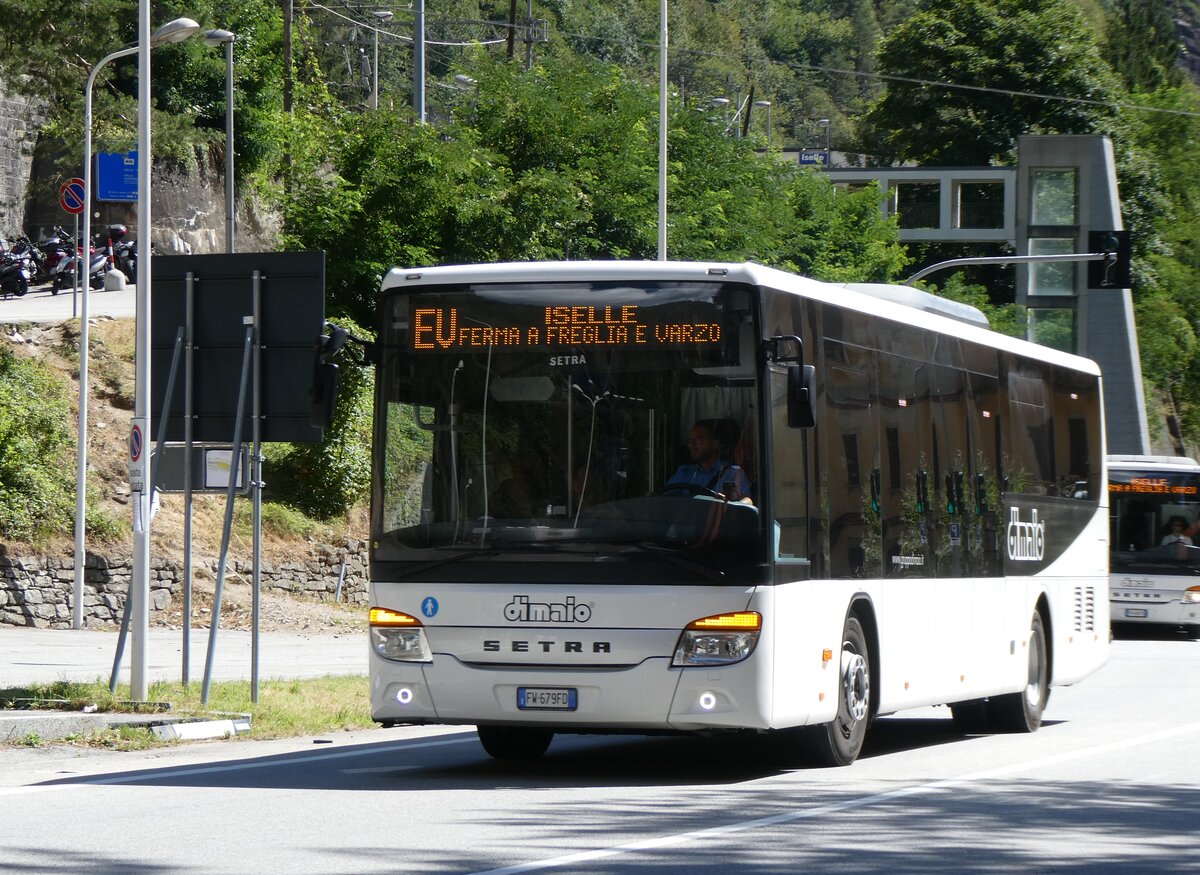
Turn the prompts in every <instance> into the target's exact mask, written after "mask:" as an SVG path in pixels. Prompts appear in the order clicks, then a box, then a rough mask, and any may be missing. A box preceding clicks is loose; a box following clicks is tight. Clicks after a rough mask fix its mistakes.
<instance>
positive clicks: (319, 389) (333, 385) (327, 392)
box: [308, 361, 338, 428]
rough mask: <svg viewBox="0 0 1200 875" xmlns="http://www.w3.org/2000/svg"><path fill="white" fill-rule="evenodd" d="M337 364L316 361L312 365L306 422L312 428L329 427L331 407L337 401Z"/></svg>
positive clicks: (331, 420)
mask: <svg viewBox="0 0 1200 875" xmlns="http://www.w3.org/2000/svg"><path fill="white" fill-rule="evenodd" d="M337 390H338V366H337V365H335V364H334V363H333V362H322V361H318V362H317V364H316V365H315V366H314V367H313V381H312V385H311V386H310V387H309V389H308V403H309V407H308V424H309V425H311V426H312V427H313V428H329V425H330V423H332V422H333V408H334V405H335V404H336V403H337Z"/></svg>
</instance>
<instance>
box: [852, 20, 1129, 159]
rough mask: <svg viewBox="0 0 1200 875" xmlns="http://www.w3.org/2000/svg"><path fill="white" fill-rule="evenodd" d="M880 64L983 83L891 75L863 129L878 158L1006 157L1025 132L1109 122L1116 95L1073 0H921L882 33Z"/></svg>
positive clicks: (886, 69)
mask: <svg viewBox="0 0 1200 875" xmlns="http://www.w3.org/2000/svg"><path fill="white" fill-rule="evenodd" d="M879 70H880V72H881V73H886V74H890V75H893V76H898V77H908V78H911V79H921V80H927V81H931V82H945V83H953V84H957V85H962V86H969V87H970V88H971V89H984V90H965V89H961V88H942V87H937V86H932V85H925V84H919V83H916V82H906V81H898V80H892V81H889V83H888V87H887V91H886V93H885V94H884V95H883V96H882V97H881V98H880V99H879V100H878V101H877V102H876V103H875V104H874V105H873V106H872V107H871V109H870V111H869V112H868V114H867V116H866V119H865V124H866V136H867V138H868V139H870V140H873V145H874V147H875V148H876V150H877V151H878V153H879V154H880V155H881V157H884V158H889V157H891V158H896V159H899V160H905V161H909V160H911V161H919V162H922V163H926V164H945V165H972V164H989V163H991V162H993V161H1001V162H1005V161H1007V160H1009V159H1010V157H1011V150H1012V145H1013V142H1014V141H1015V139H1016V137H1018V136H1019V135H1021V134H1026V133H1041V134H1073V133H1093V132H1096V131H1105V130H1108V129H1109V127H1110V126H1111V119H1112V116H1113V110H1111V109H1110V108H1109V107H1108V106H1106V105H1105V104H1106V103H1107V102H1108V101H1112V100H1114V99H1115V98H1116V97H1118V96H1119V94H1120V89H1119V86H1118V83H1117V82H1116V80H1115V77H1114V76H1113V74H1112V71H1111V70H1110V69H1109V67H1108V65H1107V64H1105V63H1104V60H1103V59H1102V58H1101V56H1100V52H1099V48H1098V46H1097V44H1096V40H1095V38H1094V35H1093V33H1092V31H1090V30H1089V29H1088V27H1087V25H1086V23H1085V22H1084V20H1083V18H1082V17H1081V16H1080V13H1079V8H1078V6H1077V5H1076V4H1075V3H1072V2H1070V0H927V2H925V3H923V4H922V5H921V8H920V11H919V12H917V13H916V14H915V15H913V16H912V17H911V18H909V19H908V20H907V21H905V22H904V23H902V24H900V25H899V26H898V27H896V29H895V30H893V31H892V32H891V33H889V34H888V35H887V36H885V37H884V38H883V40H882V41H881V43H880V46H879ZM1031 93H1036V94H1051V95H1056V96H1058V97H1065V98H1077V99H1080V100H1087V101H1097V102H1099V105H1098V104H1097V103H1076V102H1071V101H1062V100H1052V101H1047V100H1044V99H1042V98H1038V97H1030V96H1024V95H1027V94H1031Z"/></svg>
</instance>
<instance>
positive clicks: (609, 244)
mask: <svg viewBox="0 0 1200 875" xmlns="http://www.w3.org/2000/svg"><path fill="white" fill-rule="evenodd" d="M475 73H476V75H477V77H478V81H479V96H478V103H477V105H476V106H475V107H474V110H473V111H472V112H471V113H470V114H469V116H468V117H467V118H460V120H459V121H458V122H457V123H455V124H453V125H450V126H448V127H447V128H443V129H442V130H440V131H439V130H435V129H433V128H432V127H430V126H418V127H411V126H409V125H407V124H406V123H405V122H404V121H403V120H402V119H400V118H399V117H398V116H397V115H396V114H393V113H385V112H380V113H371V114H369V115H368V116H366V117H354V118H353V125H350V124H347V125H345V126H344V127H342V128H340V129H339V136H337V137H335V138H331V139H330V140H329V141H328V142H329V145H330V153H329V154H328V155H321V156H319V157H318V156H317V154H316V153H314V155H313V156H312V157H311V158H309V159H306V160H310V161H311V166H312V167H313V168H314V170H313V172H312V173H309V174H297V175H296V177H295V181H294V183H293V188H292V195H291V197H290V199H288V200H287V201H286V202H285V206H286V208H287V228H288V243H289V245H290V246H292V247H296V248H312V249H318V248H319V249H324V250H325V251H326V252H327V253H329V254H330V258H329V267H328V273H327V280H328V282H327V286H328V288H329V290H330V299H331V309H334V310H336V311H338V312H341V313H345V314H348V315H350V316H351V317H353V318H354V319H356V320H358V321H360V322H366V321H368V320H369V319H371V318H372V316H373V312H374V302H375V295H376V292H377V289H378V286H379V281H380V277H381V276H382V274H383V273H384V272H385V271H387V270H388V269H390V268H391V267H393V266H396V265H404V266H418V265H430V264H456V263H468V262H496V261H522V260H533V259H560V258H571V259H586V258H593V259H596V258H598V259H609V258H654V257H655V255H656V252H657V193H658V187H657V173H658V154H657V153H658V131H657V124H655V122H656V121H657V110H656V102H657V94H656V92H655V90H654V89H652V88H648V87H647V86H645V85H642V84H640V83H638V82H636V81H633V80H631V79H629V78H628V77H627V76H625V75H624V74H623V73H622V72H621V71H620V70H618V69H617V68H615V67H612V66H609V65H604V64H598V63H596V62H590V61H586V60H579V59H561V60H560V59H551V60H548V61H547V62H546V63H545V64H543V65H542V66H540V67H536V68H534V69H533V70H531V71H529V72H528V73H526V72H523V71H522V70H520V69H519V68H518V67H516V66H515V65H509V64H503V63H492V64H481V69H479V70H476V71H475ZM303 124H304V122H301V126H303ZM720 124H721V122H720V120H719V119H716V118H714V116H713V115H712V114H710V113H707V112H705V111H703V110H702V109H700V108H697V107H691V108H688V107H684V106H681V105H679V104H678V103H676V104H675V105H674V107H673V111H672V113H671V117H670V123H669V151H668V186H667V187H668V216H669V227H668V231H667V238H668V244H667V249H668V254H669V255H670V256H671V257H672V258H679V259H685V260H687V259H703V260H742V259H751V260H757V261H761V262H764V263H768V264H778V265H782V266H790V267H792V268H793V269H796V270H799V271H801V272H804V273H808V274H810V275H814V276H817V277H820V278H827V279H833V280H849V279H860V280H867V279H876V280H882V279H888V278H890V277H891V276H893V275H894V274H895V272H896V271H897V270H899V269H900V267H902V266H903V263H904V256H903V251H902V250H901V248H900V247H899V245H898V244H897V242H896V229H895V226H894V224H893V223H892V222H891V221H890V220H888V219H886V218H885V217H884V216H883V215H882V214H881V212H880V209H879V202H880V194H879V192H878V191H877V190H874V189H870V190H866V191H862V192H857V193H842V194H839V195H837V196H836V197H835V196H834V190H833V188H832V186H831V185H830V183H829V181H828V180H826V179H825V178H823V177H821V176H820V175H819V174H813V173H810V172H806V171H801V170H800V169H798V168H797V167H796V166H795V165H790V164H785V163H782V162H780V161H777V160H773V159H772V158H771V157H770V156H763V155H759V154H757V153H756V152H754V151H753V149H752V148H751V146H750V144H749V143H748V142H747V141H745V140H737V139H735V138H732V137H727V136H723V135H722V134H721V131H720V128H719V125H720ZM318 151H319V150H318ZM318 164H322V166H324V167H325V168H326V169H325V170H324V171H321V170H319V169H317V167H318ZM330 168H337V170H336V171H333V170H331V169H330Z"/></svg>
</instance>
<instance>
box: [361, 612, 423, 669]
mask: <svg viewBox="0 0 1200 875" xmlns="http://www.w3.org/2000/svg"><path fill="white" fill-rule="evenodd" d="M371 647H373V648H374V650H375V652H376V653H378V654H379V655H380V656H382V657H383V658H384V659H391V660H395V661H397V662H432V661H433V653H432V651H430V649H429V642H428V641H426V639H425V629H424V628H423V627H422V626H421V621H420V620H418V619H417V618H416V617H413V616H411V615H409V614H404V613H401V612H400V611H389V610H388V609H387V608H371Z"/></svg>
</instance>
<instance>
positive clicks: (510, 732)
mask: <svg viewBox="0 0 1200 875" xmlns="http://www.w3.org/2000/svg"><path fill="white" fill-rule="evenodd" d="M476 731H477V732H478V733H479V743H480V744H482V745H483V749H484V750H485V751H487V753H488V756H490V757H492V758H493V759H497V760H536V759H537V758H538V757H540V756H541V755H542V754H544V753H545V752H546V748H548V747H549V746H550V741H551V739H553V738H554V733H553V732H551V731H550V730H549V729H526V728H523V727H519V726H478V727H476Z"/></svg>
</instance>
